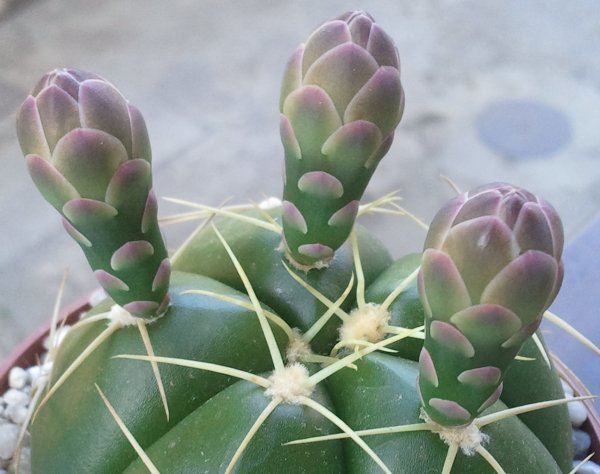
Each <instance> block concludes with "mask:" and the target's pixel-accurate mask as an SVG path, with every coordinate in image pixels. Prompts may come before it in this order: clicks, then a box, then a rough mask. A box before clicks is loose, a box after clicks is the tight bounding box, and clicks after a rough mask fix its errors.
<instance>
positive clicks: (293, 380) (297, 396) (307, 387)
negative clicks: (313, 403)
mask: <svg viewBox="0 0 600 474" xmlns="http://www.w3.org/2000/svg"><path fill="white" fill-rule="evenodd" d="M269 381H270V382H271V386H270V387H269V388H268V389H267V390H265V395H266V396H267V397H271V398H275V397H280V398H281V399H282V400H283V401H284V402H285V403H290V404H292V405H299V404H300V403H302V397H310V395H311V393H312V391H313V389H314V385H313V384H312V383H311V382H310V380H309V374H308V369H307V368H306V367H304V366H303V365H302V364H299V363H297V362H296V363H294V364H292V365H288V366H286V367H284V368H282V369H276V370H275V371H274V372H273V374H272V375H271V376H270V377H269Z"/></svg>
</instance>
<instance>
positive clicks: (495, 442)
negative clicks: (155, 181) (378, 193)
mask: <svg viewBox="0 0 600 474" xmlns="http://www.w3.org/2000/svg"><path fill="white" fill-rule="evenodd" d="M348 70H352V71H354V70H355V71H354V72H355V73H356V74H355V75H353V76H352V77H351V78H348V77H347V74H343V73H344V72H346V73H347V72H348ZM338 74H341V75H340V76H339V77H338ZM340 78H341V79H340ZM338 82H340V84H338ZM85 91H87V92H85ZM92 92H94V93H96V95H98V97H101V98H102V100H100V99H98V100H96V101H95V100H92V99H89V98H88V99H86V94H88V93H90V94H91V93H92ZM403 103H404V99H403V92H402V88H401V85H400V80H399V63H398V56H397V53H396V50H395V47H394V46H393V43H392V42H391V40H390V39H389V37H388V36H387V35H385V33H383V32H382V30H381V29H380V28H379V27H378V26H377V25H374V23H373V20H372V18H371V17H370V16H368V15H366V14H364V13H352V14H346V15H343V16H341V17H339V18H338V19H336V20H333V21H331V22H328V23H326V24H324V25H323V26H321V27H320V28H319V29H318V30H317V31H316V32H315V33H314V34H313V35H312V36H311V37H310V38H309V40H308V42H307V43H306V45H305V46H304V47H302V48H301V49H299V50H298V52H297V53H296V55H295V56H294V57H293V58H292V60H291V62H290V64H289V66H288V69H287V72H286V77H285V80H284V86H283V92H282V105H281V108H282V114H283V116H282V125H281V131H282V139H283V143H284V148H285V153H286V180H287V181H286V183H285V189H284V198H283V201H282V202H281V204H280V205H278V206H275V207H272V208H271V209H269V210H265V209H261V208H260V207H257V208H253V209H250V210H246V211H235V212H234V211H229V210H226V211H223V210H214V209H213V210H211V211H210V212H211V213H213V214H216V216H211V217H213V219H211V225H206V226H205V225H201V226H200V227H199V228H198V230H197V231H196V232H195V233H194V234H193V235H192V236H191V237H190V238H189V239H188V240H187V241H186V242H185V243H184V244H183V245H182V247H181V248H180V249H179V250H178V251H177V252H176V253H175V255H173V257H172V259H171V261H172V264H170V263H169V260H168V259H167V258H166V251H165V250H164V244H163V241H162V238H161V236H160V231H159V229H158V225H157V220H156V200H155V199H154V195H153V193H152V184H151V183H152V181H151V174H150V151H149V150H150V148H149V145H148V140H147V135H146V131H145V127H144V126H143V120H142V118H141V115H139V113H138V112H137V111H135V109H133V108H132V107H131V106H130V105H129V104H128V103H127V102H126V101H125V100H124V99H123V98H122V96H121V95H120V93H118V92H116V89H114V87H113V86H112V85H110V84H108V83H107V82H106V81H104V80H103V79H101V78H99V77H98V76H95V75H91V74H88V73H81V72H77V71H59V72H54V73H52V74H50V75H48V76H45V77H44V78H43V79H42V81H41V82H40V84H39V85H38V86H37V87H36V88H35V89H34V91H33V92H32V95H31V96H30V97H29V98H28V99H27V100H26V102H25V104H24V105H23V107H22V109H21V111H20V115H19V121H18V128H19V137H20V140H21V144H22V147H23V150H24V152H25V154H26V160H27V163H28V166H29V169H30V172H31V174H32V177H33V180H34V182H35V183H36V185H37V186H38V188H39V189H40V191H41V192H42V194H43V195H44V196H45V197H46V199H47V200H49V201H50V203H51V204H52V205H53V206H54V207H55V208H56V209H57V210H58V211H59V212H60V213H61V214H62V215H63V217H64V219H65V222H66V224H65V226H66V228H67V230H68V231H69V233H70V234H71V235H72V236H73V237H74V238H75V239H76V240H77V241H78V242H79V244H80V245H81V246H82V248H83V249H84V252H85V253H86V256H87V257H88V259H89V261H90V264H91V265H92V267H93V268H94V270H95V272H96V276H97V277H98V280H99V281H100V283H101V284H102V286H103V287H104V288H105V289H106V290H107V292H108V293H109V295H110V298H108V299H107V300H106V301H104V302H103V303H101V304H100V305H98V306H97V307H95V308H93V309H92V310H91V312H90V313H89V314H88V315H86V317H85V318H84V319H83V320H82V321H81V322H79V323H77V324H76V326H75V327H74V328H73V329H72V330H71V332H70V333H69V334H68V335H67V336H66V338H65V340H64V341H63V342H62V343H61V344H60V346H59V349H58V352H57V353H56V354H53V364H54V365H53V372H52V374H51V377H50V382H49V386H50V389H49V391H48V392H47V394H46V395H45V397H44V398H43V399H42V400H41V401H40V402H39V405H38V411H37V413H36V415H35V418H34V420H33V422H32V424H31V426H30V432H31V447H32V466H33V471H34V472H35V473H47V472H49V473H61V474H63V473H64V474H71V473H72V474H80V473H82V472H85V473H86V474H88V473H89V474H114V473H118V472H124V473H128V474H133V473H143V472H148V471H150V472H153V473H155V472H162V473H169V474H171V473H189V474H198V473H209V474H213V473H232V472H236V473H269V474H270V473H273V474H275V473H281V472H286V473H288V472H289V473H290V474H293V473H315V474H321V473H324V472H326V473H340V474H345V473H359V474H363V473H371V472H373V473H375V472H386V473H408V474H410V473H414V474H422V473H432V474H433V473H444V474H447V473H450V472H452V473H465V474H487V473H490V474H491V473H495V472H501V470H500V469H503V470H504V471H505V472H510V473H512V472H523V473H538V472H539V473H544V474H552V473H556V474H559V473H565V472H568V470H569V469H570V463H571V459H570V455H571V453H570V448H569V447H568V445H569V443H568V439H569V437H570V426H569V422H568V417H567V414H566V413H567V412H566V408H565V407H564V405H563V406H558V405H557V406H554V407H553V408H548V409H546V411H543V412H541V411H540V412H531V413H528V414H522V415H520V416H519V417H517V416H511V417H508V418H505V419H502V420H500V421H494V422H491V421H490V419H489V418H487V420H488V421H490V422H489V423H486V422H485V420H486V418H484V417H485V416H487V415H488V414H491V413H497V412H502V411H503V410H505V408H506V407H507V406H509V407H515V406H520V405H524V404H529V403H533V402H537V401H540V400H551V399H556V398H559V396H560V382H559V380H558V377H557V375H556V373H555V372H554V371H553V369H552V368H551V365H550V364H547V363H546V362H545V361H544V360H543V358H542V354H541V353H540V350H539V348H538V346H537V345H536V344H535V343H534V342H533V341H532V339H531V338H530V336H531V335H532V334H533V333H534V332H535V330H536V328H537V326H538V324H539V320H540V318H541V315H542V313H543V312H544V310H545V309H546V308H547V307H548V305H549V304H550V302H551V301H552V299H553V298H554V296H555V295H556V292H557V291H558V288H559V286H560V281H561V278H562V265H561V263H560V262H561V251H562V250H561V249H562V229H561V227H560V220H559V219H558V217H557V216H556V214H555V213H554V211H553V210H552V208H551V207H550V206H549V205H548V204H546V203H545V202H543V201H541V200H538V199H537V198H535V197H534V196H533V195H531V194H530V193H528V192H526V191H524V190H520V189H516V188H514V187H512V186H509V185H504V184H502V185H499V184H493V185H488V186H487V187H483V188H481V189H478V190H476V191H474V192H470V193H466V194H464V195H461V196H459V197H458V198H456V199H455V200H452V201H451V202H450V203H448V204H447V205H446V206H445V207H444V208H443V209H442V211H440V213H439V214H438V216H437V217H436V218H435V219H434V221H433V223H432V225H431V227H430V230H429V233H428V237H427V240H426V244H425V250H424V252H423V254H422V255H421V254H413V255H408V256H405V257H402V258H400V259H399V260H397V261H395V262H394V261H392V258H391V256H390V255H389V253H388V251H387V250H386V249H385V247H384V246H383V245H382V244H381V243H380V242H379V241H378V240H377V239H376V238H375V237H374V236H373V235H372V234H370V233H369V231H368V230H366V229H364V228H363V227H361V226H360V225H358V224H356V223H355V222H354V219H355V217H356V215H357V213H358V210H359V207H358V200H359V199H360V197H361V195H362V193H363V191H364V187H365V186H366V183H367V181H368V179H369V177H370V175H371V174H372V172H373V170H374V168H375V166H376V164H377V162H378V161H379V159H381V157H382V156H383V155H384V154H385V151H386V150H387V148H388V147H389V145H390V143H391V140H392V137H393V130H394V127H395V126H396V124H397V123H398V121H399V120H400V116H401V114H402V107H403ZM49 104H54V106H50V105H49ZM119 111H121V112H122V113H121V112H119ZM109 118H111V119H110V120H109ZM113 119H114V120H113ZM236 213H237V215H236ZM281 231H283V245H281V243H282V234H281ZM349 236H351V238H350V239H348V237H349ZM150 247H151V248H152V251H151V250H150ZM290 262H293V264H292V265H290V264H289V263H290ZM171 266H172V270H173V272H172V275H171ZM308 270H309V271H308ZM417 275H418V276H417ZM169 282H170V283H169ZM515 282H516V283H515ZM125 287H127V290H126V288H125ZM169 301H170V303H169V304H167V302H169ZM115 302H116V303H118V304H119V305H121V306H122V307H123V308H125V309H126V310H128V311H129V313H131V314H133V315H134V316H136V317H142V318H145V319H139V318H137V319H134V322H135V323H136V324H116V325H115V321H116V320H115V318H114V317H113V313H118V312H119V311H121V312H122V310H121V309H119V308H118V306H115V305H114V303H115ZM161 314H164V317H160V318H158V317H156V316H158V315H161ZM365 321H366V323H367V324H366V326H369V325H371V326H370V327H365ZM136 325H137V327H136ZM373 325H374V326H375V329H376V330H375V331H373V330H372V329H373V327H372V326H373ZM423 327H424V329H422V328H423ZM351 329H352V330H351ZM540 340H541V337H540ZM385 351H387V353H385ZM520 351H521V352H520ZM519 353H521V354H525V355H528V356H530V357H534V359H535V360H533V361H514V359H515V357H516V356H517V354H519ZM530 380H535V381H536V383H534V384H530V383H527V382H528V381H530ZM502 384H504V392H503V393H502V394H501V387H502ZM550 414H551V418H550ZM482 420H483V421H482ZM550 427H551V428H552V429H550ZM361 430H367V431H366V432H365V431H361ZM369 430H370V431H369ZM373 430H375V431H373ZM323 436H330V439H327V440H324V439H321V438H322V437H323ZM465 436H468V437H470V438H469V439H466V438H465ZM306 438H316V439H312V440H306ZM499 466H501V467H499Z"/></svg>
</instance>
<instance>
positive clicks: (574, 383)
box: [0, 298, 600, 463]
mask: <svg viewBox="0 0 600 474" xmlns="http://www.w3.org/2000/svg"><path fill="white" fill-rule="evenodd" d="M89 309H90V303H89V298H86V299H85V300H81V301H79V302H77V303H75V304H73V305H71V306H69V307H67V308H66V309H65V310H63V311H62V313H61V316H60V317H59V319H58V321H59V324H60V323H62V322H63V321H64V323H65V324H74V323H75V322H76V321H77V320H79V317H80V315H81V313H83V312H84V311H87V310H89ZM51 324H52V322H51V321H48V322H47V323H46V324H45V325H43V326H41V327H40V328H38V330H37V331H36V332H34V333H33V334H31V335H30V336H29V337H28V338H27V339H25V340H24V341H23V342H22V343H21V344H19V345H18V346H17V347H16V348H15V349H14V350H13V351H12V352H11V354H9V356H8V357H7V358H6V359H4V360H3V361H2V362H0V394H2V393H4V392H5V391H6V390H7V388H8V375H9V373H10V370H11V369H12V368H13V367H23V368H26V367H30V366H32V365H34V364H36V363H37V362H38V360H39V354H41V353H43V352H44V351H45V349H44V346H43V342H44V339H45V338H46V337H47V336H48V334H49V333H50V326H51ZM552 359H553V362H554V364H555V366H556V370H557V371H558V373H559V375H560V377H561V378H562V379H563V380H565V381H566V382H567V383H568V384H569V385H570V386H571V387H572V388H573V392H574V393H575V395H576V396H585V395H591V394H590V392H589V390H588V389H587V388H586V387H585V385H584V384H583V383H582V382H581V380H579V378H578V377H577V376H576V375H575V374H574V373H573V372H572V371H571V369H569V368H568V367H567V366H566V365H565V364H564V363H563V362H562V361H561V360H560V359H559V358H557V357H555V356H552ZM583 403H584V404H585V406H586V408H587V411H588V419H587V420H586V422H585V423H584V424H583V426H582V429H583V431H586V432H587V433H588V434H589V435H590V437H591V439H592V446H591V450H592V452H594V453H595V455H594V456H593V457H592V460H593V461H595V462H596V463H600V417H599V416H598V413H597V411H596V409H595V407H594V400H585V401H584V402H583Z"/></svg>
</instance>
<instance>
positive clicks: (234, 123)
mask: <svg viewBox="0 0 600 474" xmlns="http://www.w3.org/2000/svg"><path fill="white" fill-rule="evenodd" d="M346 5H347V3H346V2H343V1H328V2H323V1H316V0H315V1H303V2H298V1H294V0H283V1H282V0H280V1H274V0H260V1H259V0H245V1H243V2H241V1H239V2H232V1H218V0H203V1H202V2H197V1H193V0H172V1H169V2H147V1H144V0H130V1H127V2H123V1H120V0H104V1H102V2H91V1H84V2H82V1H79V0H38V1H25V0H21V1H19V2H17V1H14V0H13V1H10V0H0V160H1V163H2V172H1V173H0V221H1V222H2V232H1V234H0V357H2V356H3V355H5V354H6V353H7V352H8V351H9V350H10V349H11V348H12V347H14V345H15V344H16V343H17V342H18V341H19V340H20V339H22V338H23V337H24V335H25V334H26V333H27V332H28V331H29V330H30V329H31V328H32V327H35V326H36V325H38V324H39V323H40V322H41V321H45V320H47V318H48V317H49V312H50V309H51V307H52V305H53V301H54V295H55V293H56V290H57V288H58V286H59V282H60V280H61V277H62V275H63V273H64V271H65V270H66V269H69V272H70V273H69V275H70V276H69V280H68V285H67V290H66V294H65V301H66V302H72V301H74V300H75V299H76V298H77V296H78V295H81V294H84V293H86V292H88V291H90V290H91V289H93V288H94V287H95V283H94V280H93V278H92V275H91V271H90V270H89V269H88V268H86V264H85V262H84V259H83V256H82V254H81V252H80V250H79V249H78V248H77V246H76V244H75V243H74V242H72V241H71V240H70V238H69V237H67V236H66V234H65V233H64V232H63V230H62V226H61V225H60V221H59V219H58V216H57V215H56V214H55V213H54V212H53V211H52V210H51V209H50V207H49V206H48V205H47V204H46V203H45V202H44V201H43V200H42V199H41V198H40V197H39V196H38V195H37V192H36V191H35V190H34V187H33V185H32V183H31V182H30V180H29V177H28V176H27V175H26V172H25V167H24V164H23V161H22V158H21V155H20V151H19V147H18V144H17V140H16V137H15V132H14V114H15V110H16V109H17V107H18V106H19V104H20V102H21V101H22V100H23V99H24V97H25V96H26V94H27V92H28V90H29V89H30V88H31V86H32V85H33V84H34V83H35V82H36V80H37V79H38V77H39V76H41V75H42V74H43V73H44V72H46V71H47V70H49V69H52V68H54V67H64V66H68V67H75V68H81V69H88V70H91V71H94V72H97V73H100V74H102V75H104V76H105V77H107V78H108V79H110V80H111V81H112V82H114V83H115V84H117V85H118V87H119V88H120V89H121V90H122V91H123V93H124V94H125V95H126V96H127V97H128V98H129V99H130V100H131V102H133V103H134V104H136V105H137V106H138V107H139V108H140V109H141V111H142V112H143V113H144V115H145V117H146V120H147V123H148V127H149V130H150V133H151V138H152V141H153V148H154V170H155V189H156V191H157V193H158V194H159V195H160V196H177V197H181V198H185V199H190V200H196V201H200V202H204V203H208V204H213V205H216V204H218V203H220V202H222V201H223V200H224V199H225V198H228V197H231V196H233V197H234V198H236V199H237V200H238V201H245V200H247V199H253V200H260V199H261V198H262V196H264V195H279V194H280V192H281V185H280V171H281V162H282V150H281V144H280V142H279V137H278V110H277V102H278V89H279V80H280V77H281V74H282V70H283V66H284V63H285V61H286V60H287V57H288V55H289V54H290V52H291V51H292V50H293V49H294V48H295V46H296V45H297V44H298V43H299V42H300V41H302V40H303V39H304V38H305V37H306V35H307V34H308V33H309V32H310V31H311V30H312V29H313V28H314V27H315V26H316V25H317V24H318V23H320V22H321V21H322V20H324V19H327V18H329V17H333V16H336V15H338V14H339V13H341V12H343V11H344V10H346V9H347V6H346ZM360 6H361V7H362V8H364V9H366V10H368V11H369V12H370V13H372V14H373V16H374V17H375V18H376V19H377V20H378V21H379V23H380V24H382V26H383V27H384V28H385V29H386V30H387V31H388V32H389V33H390V34H391V35H392V36H393V37H394V39H395V40H396V42H397V44H398V48H399V50H400V54H401V57H402V68H403V73H402V74H403V83H404V87H405V91H406V96H407V106H406V111H405V116H404V119H403V121H402V123H401V125H400V128H399V131H398V133H397V135H396V140H395V143H394V145H393V147H392V149H391V151H390V152H389V154H388V156H387V157H386V158H385V160H384V161H383V162H382V164H381V165H380V170H379V171H378V173H376V176H375V178H374V180H373V182H372V184H371V185H370V187H369V189H368V192H367V199H371V198H374V197H377V196H380V195H381V194H383V193H386V192H389V191H392V190H399V191H400V194H401V195H402V196H403V197H404V198H405V201H404V205H405V207H407V208H408V209H410V210H411V211H412V212H414V213H415V214H417V215H418V216H420V217H421V218H422V219H424V220H426V221H428V220H429V219H431V217H432V216H433V214H434V213H435V211H436V209H437V208H438V207H439V206H440V205H441V203H442V202H443V201H444V200H445V199H447V198H448V197H450V196H451V195H452V190H451V189H450V188H449V187H448V186H447V185H446V184H445V183H444V182H443V181H442V180H441V179H440V175H445V176H448V177H450V178H452V180H454V182H456V183H457V184H458V186H460V187H461V188H462V189H468V188H471V187H474V186H477V185H480V184H483V183H485V182H488V181H496V180H502V181H509V182H513V183H514V184H518V185H521V186H524V187H527V188H529V189H531V190H532V191H533V192H535V193H537V194H539V195H541V196H543V197H545V198H546V199H547V200H549V201H551V202H552V203H553V204H554V205H555V207H556V208H557V209H558V210H559V212H560V213H561V214H562V215H563V218H564V224H565V229H566V232H567V236H568V239H569V241H574V240H575V239H576V237H577V236H578V235H580V234H581V233H582V232H583V230H584V229H586V228H587V226H588V225H589V224H590V223H591V222H593V221H594V218H595V217H596V216H597V215H598V212H599V209H600V134H598V127H599V125H600V62H599V61H598V56H599V53H600V10H599V9H598V4H597V1H596V0H572V1H570V2H564V1H558V0H543V1H542V0H537V1H530V2H521V1H518V0H508V1H505V2H492V1H480V0H469V1H468V0H464V1H461V0H436V1H434V0H421V1H419V2H412V1H408V0H406V1H397V2H389V1H375V0H373V1H366V0H365V1H363V2H362V4H361V5H360ZM511 101H512V102H514V101H517V102H525V103H529V104H533V106H534V108H535V107H538V109H539V108H540V107H541V108H542V109H545V110H548V109H551V110H552V111H553V112H555V113H556V115H553V117H554V118H553V119H548V118H546V119H543V118H542V119H540V120H542V122H539V121H537V122H536V120H538V118H539V117H538V116H536V115H535V114H534V116H533V118H531V119H528V120H524V118H523V117H524V115H523V114H520V115H518V114H517V115H515V114H514V113H513V115H514V116H515V123H518V124H519V125H518V127H517V128H516V129H515V128H514V127H513V128H512V129H511V128H510V127H511V126H512V125H511V124H512V123H513V122H511V120H508V122H507V121H506V120H504V121H501V122H499V123H498V126H497V130H495V128H494V126H493V125H492V126H491V128H490V124H489V119H490V117H489V113H490V110H492V111H493V110H497V109H498V107H500V108H502V106H503V104H504V105H506V104H507V103H511ZM494 107H495V108H496V109H494ZM519 119H520V121H519ZM544 120H547V121H546V122H544ZM548 120H549V121H548ZM506 127H508V128H506ZM557 138H560V140H559V139H557ZM532 140H537V141H534V142H532ZM499 142H500V143H505V144H509V145H510V146H508V147H502V146H500V147H499V146H498V143H499ZM544 143H545V146H541V144H542V145H543V144H544ZM531 150H534V153H533V156H532V154H531ZM536 150H537V152H535V151H536ZM536 153H537V154H536ZM180 210H181V209H180V208H176V207H173V206H172V205H164V204H163V206H162V208H161V214H162V215H168V214H171V213H173V212H176V211H180ZM371 221H372V225H373V226H374V228H375V230H376V232H377V233H378V234H379V235H380V236H381V237H382V239H383V240H384V241H385V242H386V243H387V244H388V245H389V246H390V248H391V249H392V250H393V252H394V253H395V254H396V255H400V254H401V253H404V252H407V251H417V250H419V249H420V247H421V245H422V239H423V236H424V234H423V231H422V230H420V229H419V228H418V227H417V226H416V225H414V224H413V223H411V222H410V221H408V220H405V221H403V220H398V219H397V220H389V219H388V220H383V219H371ZM190 228H191V227H190V226H180V227H177V228H175V227H173V228H168V229H166V231H167V237H168V241H169V245H170V246H171V247H176V246H177V245H178V244H179V243H180V242H181V241H182V239H183V238H184V235H185V234H186V233H187V232H189V231H190ZM595 232H596V234H592V238H588V241H589V242H590V246H589V247H588V248H586V249H585V252H591V253H595V252H597V250H598V237H599V231H595ZM588 235H589V234H588ZM594 235H595V236H596V237H593V236H594ZM582 251H583V250H582ZM586 255H587V254H580V255H579V256H578V259H579V261H582V262H584V263H585V262H586V260H587V258H586ZM577 268H578V267H577V266H576V264H575V268H574V269H569V268H567V281H566V283H565V287H568V286H569V283H568V282H569V281H570V278H572V277H573V275H574V276H575V277H577V276H578V275H580V273H579V270H577ZM569 272H571V273H569ZM599 281H600V280H599V277H598V273H597V272H596V273H595V281H594V283H595V284H596V286H597V283H598V282H599ZM596 286H593V285H592V286H590V287H589V290H588V291H589V292H591V293H592V294H596V295H597V290H594V288H595V287H596ZM570 297H571V296H569V294H567V295H566V296H562V295H561V298H567V301H569V300H568V298H570ZM572 298H575V296H572ZM596 301H597V299H596ZM597 307H598V306H597V305H590V306H586V305H580V306H578V307H577V309H576V310H575V308H574V307H573V305H570V304H563V305H562V306H561V307H560V309H561V311H562V312H563V313H565V316H566V317H568V318H570V319H573V320H574V321H575V324H577V320H578V319H579V320H582V321H583V323H582V325H581V326H582V327H586V328H587V330H588V331H591V334H589V333H588V335H589V336H590V337H591V338H592V339H594V340H595V342H596V343H600V334H599V333H600V330H599V329H598V326H599V324H598V323H597V322H594V323H593V324H591V323H590V321H594V318H595V320H596V321H597ZM573 311H576V314H571V313H573ZM566 341H567V340H566V339H565V343H566ZM558 343H559V344H560V345H562V344H563V339H562V338H559V341H558ZM589 360H591V361H593V362H592V364H595V367H594V368H593V369H592V372H591V374H592V378H593V377H595V378H596V380H598V379H600V370H599V369H598V366H599V364H598V362H597V359H596V360H594V359H592V358H590V359H589Z"/></svg>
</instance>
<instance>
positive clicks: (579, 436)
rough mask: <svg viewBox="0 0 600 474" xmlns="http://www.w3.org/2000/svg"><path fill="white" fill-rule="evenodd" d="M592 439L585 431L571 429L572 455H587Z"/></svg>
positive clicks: (581, 457) (579, 457) (582, 456)
mask: <svg viewBox="0 0 600 474" xmlns="http://www.w3.org/2000/svg"><path fill="white" fill-rule="evenodd" d="M591 444H592V439H591V438H590V435H589V434H587V433H586V432H585V431H581V430H573V457H574V458H575V459H583V458H585V457H586V456H587V454H588V451H589V449H590V446H591Z"/></svg>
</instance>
